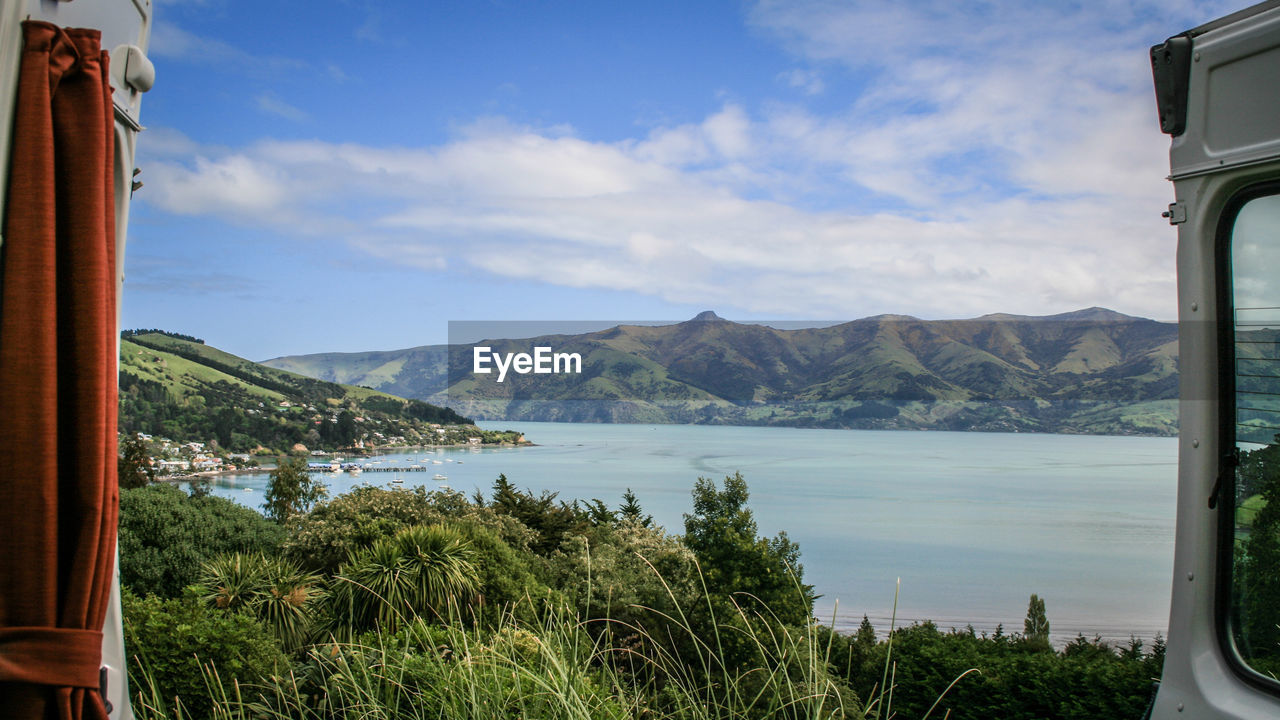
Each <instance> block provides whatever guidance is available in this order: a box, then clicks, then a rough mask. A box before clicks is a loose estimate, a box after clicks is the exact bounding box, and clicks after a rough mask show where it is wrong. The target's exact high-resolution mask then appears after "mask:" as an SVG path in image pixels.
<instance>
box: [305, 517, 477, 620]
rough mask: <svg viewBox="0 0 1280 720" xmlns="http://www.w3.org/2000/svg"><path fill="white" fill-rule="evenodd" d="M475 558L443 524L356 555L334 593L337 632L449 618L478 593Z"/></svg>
mask: <svg viewBox="0 0 1280 720" xmlns="http://www.w3.org/2000/svg"><path fill="white" fill-rule="evenodd" d="M474 557H475V551H474V550H472V549H471V544H470V543H469V542H467V541H466V540H465V539H464V537H463V536H462V534H461V533H459V532H458V531H457V530H454V529H452V528H448V527H444V526H441V525H432V526H422V525H419V526H415V527H411V528H406V529H404V530H401V531H400V532H399V533H396V535H395V536H394V537H391V538H383V539H381V540H378V541H376V542H374V543H373V545H371V546H369V547H367V548H364V549H362V550H358V551H356V552H354V553H352V556H351V560H350V561H349V562H347V563H346V564H344V565H343V566H342V567H341V568H340V569H339V571H338V574H337V575H336V576H334V580H333V590H332V592H331V593H330V595H329V600H330V616H331V619H332V620H333V621H334V630H335V631H336V632H338V633H339V634H342V635H347V634H350V633H352V632H359V631H362V630H370V629H376V628H382V629H387V630H395V629H396V628H397V627H399V626H400V625H401V624H402V623H403V622H404V621H405V620H412V619H414V618H417V617H426V618H428V619H438V618H443V617H447V616H448V615H449V614H450V611H451V609H452V610H456V609H457V608H459V607H462V606H463V605H467V604H470V601H471V600H472V598H473V596H474V593H475V590H476V587H477V585H478V582H477V580H478V578H477V573H476V567H475V563H474Z"/></svg>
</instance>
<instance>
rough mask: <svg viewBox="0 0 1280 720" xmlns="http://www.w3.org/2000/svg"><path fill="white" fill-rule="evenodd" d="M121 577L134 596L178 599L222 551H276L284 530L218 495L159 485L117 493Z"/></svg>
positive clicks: (164, 484) (256, 513)
mask: <svg viewBox="0 0 1280 720" xmlns="http://www.w3.org/2000/svg"><path fill="white" fill-rule="evenodd" d="M119 533H120V534H119V538H120V579H121V582H122V583H123V584H124V585H126V586H127V587H129V588H130V589H132V590H133V591H134V592H135V593H137V594H139V595H147V594H151V593H154V594H156V595H160V596H162V597H178V596H179V595H180V594H181V593H182V591H183V588H185V587H186V586H187V585H190V584H192V583H194V582H196V581H197V580H198V579H199V577H200V573H201V566H202V565H203V564H204V563H205V562H207V561H208V560H209V559H211V558H213V557H214V556H216V555H219V554H221V553H226V552H249V551H262V552H265V553H274V552H276V551H278V549H279V547H280V544H281V542H282V541H283V540H284V534H285V531H284V529H282V528H281V527H280V526H278V525H276V524H275V523H273V522H271V521H270V520H267V519H266V518H264V517H263V516H262V515H261V514H259V513H258V512H256V511H254V510H250V509H249V508H246V507H244V506H242V505H237V504H236V503H234V502H232V501H230V500H225V499H223V498H219V497H213V496H205V497H191V496H188V495H187V494H186V493H184V492H183V491H182V490H179V489H178V488H177V487H174V486H173V485H169V484H166V483H158V484H155V485H148V486H147V487H142V488H136V489H131V490H121V491H120V530H119Z"/></svg>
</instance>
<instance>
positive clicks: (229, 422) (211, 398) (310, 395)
mask: <svg viewBox="0 0 1280 720" xmlns="http://www.w3.org/2000/svg"><path fill="white" fill-rule="evenodd" d="M119 427H120V430H121V431H122V432H129V433H132V432H144V433H148V434H152V435H157V436H163V437H167V438H170V439H173V440H177V441H179V442H191V441H195V442H206V443H211V444H213V445H215V446H216V447H218V448H219V449H221V450H224V451H228V452H255V451H256V452H260V453H273V454H274V453H283V452H287V451H289V450H290V449H292V448H293V447H294V446H295V445H297V444H302V445H303V446H305V447H306V448H308V449H309V450H316V449H322V450H336V449H339V448H352V447H372V446H377V445H387V444H395V443H423V444H427V443H443V442H461V441H465V439H466V438H468V437H476V436H479V435H481V433H480V431H479V430H478V429H477V428H475V427H474V425H473V424H472V423H471V421H470V420H469V419H467V418H465V417H462V416H461V415H458V414H457V413H455V412H454V411H452V410H450V409H448V408H442V407H437V406H435V405H430V404H428V403H425V402H422V401H421V400H416V399H412V400H406V399H404V398H400V397H396V396H394V395H390V394H388V393H385V392H382V391H379V390H373V389H370V388H362V387H354V386H351V385H343V384H338V383H332V382H325V381H321V380H316V379H314V378H310V377H306V376H303V375H298V374H296V373H291V372H286V371H284V370H279V369H276V368H271V367H267V366H264V365H260V364H258V363H255V362H252V361H250V360H246V359H244V358H241V357H238V356H235V355H232V354H230V353H227V352H224V351H222V350H219V349H217V348H215V347H211V346H209V345H205V344H204V343H202V342H199V341H196V340H195V339H194V338H188V337H185V336H175V335H171V334H165V333H159V332H143V333H124V335H123V337H122V339H121V343H120V418H119ZM442 431H443V432H442ZM488 439H490V440H491V441H494V442H497V441H499V440H497V439H496V438H488Z"/></svg>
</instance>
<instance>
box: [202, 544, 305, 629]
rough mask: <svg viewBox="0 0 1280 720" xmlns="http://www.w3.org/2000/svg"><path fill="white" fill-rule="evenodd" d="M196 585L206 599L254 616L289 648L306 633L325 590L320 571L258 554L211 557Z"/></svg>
mask: <svg viewBox="0 0 1280 720" xmlns="http://www.w3.org/2000/svg"><path fill="white" fill-rule="evenodd" d="M200 586H201V589H202V597H203V599H204V601H205V602H207V603H209V604H210V605H213V606H214V607H218V608H223V609H226V610H242V611H245V612H248V613H249V614H251V615H253V616H255V617H257V618H258V619H259V620H262V621H263V622H264V623H266V624H267V626H268V627H270V628H271V629H272V631H273V632H274V633H275V635H276V637H277V638H279V640H280V643H281V645H283V646H284V647H285V648H286V649H289V650H293V649H297V648H298V647H301V646H302V644H303V643H305V642H306V640H307V638H308V637H310V635H311V630H312V626H313V625H314V624H315V618H316V611H317V605H318V604H319V603H318V602H317V601H318V600H319V598H320V597H321V596H322V595H323V594H324V592H323V584H322V579H321V578H320V576H319V575H315V574H312V573H308V572H305V571H303V570H302V569H300V568H299V567H298V566H297V565H295V564H293V563H292V562H290V561H289V560H287V559H285V558H280V557H268V556H266V555H264V554H262V553H228V554H225V555H220V556H218V557H215V558H214V559H213V560H211V561H209V562H208V563H205V566H204V576H203V577H202V578H201V582H200Z"/></svg>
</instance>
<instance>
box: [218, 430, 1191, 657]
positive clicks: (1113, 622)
mask: <svg viewBox="0 0 1280 720" xmlns="http://www.w3.org/2000/svg"><path fill="white" fill-rule="evenodd" d="M482 425H483V426H484V427H486V428H487V429H514V430H519V431H521V432H523V433H524V434H525V436H526V437H527V439H528V440H530V441H531V442H533V443H535V444H536V445H534V446H531V447H519V448H446V449H438V450H436V451H435V452H433V453H427V452H426V451H416V452H412V453H408V452H401V453H393V454H387V455H381V456H378V457H374V458H368V459H359V460H358V461H359V462H362V463H366V462H372V461H374V460H377V461H379V465H378V466H376V467H392V468H396V467H399V468H407V467H408V466H410V465H413V464H417V465H419V466H421V467H424V468H429V469H428V470H427V471H426V472H408V471H406V472H403V473H400V474H398V475H397V474H396V473H388V472H379V473H372V472H367V473H363V474H361V475H359V476H352V475H349V474H347V473H342V474H325V475H323V476H322V477H323V478H324V481H325V483H326V484H327V485H328V486H329V490H330V493H331V494H338V493H341V492H345V491H346V490H348V489H350V488H351V487H353V486H354V485H358V484H361V483H369V484H373V485H385V484H388V483H389V482H390V481H391V480H392V479H394V478H395V477H397V476H398V477H400V478H401V479H402V481H403V486H405V487H412V486H415V485H425V486H426V487H428V488H435V487H440V486H443V485H448V486H450V487H452V488H453V489H455V490H459V491H462V492H464V493H466V494H468V495H470V494H472V493H473V492H475V491H477V490H478V491H480V492H482V493H486V494H488V493H489V492H490V491H491V488H492V485H493V481H494V479H495V478H497V476H498V474H499V473H503V474H505V475H506V476H507V478H508V479H509V480H510V481H511V482H512V483H514V484H515V485H516V486H517V487H521V488H527V489H530V490H532V491H534V492H535V493H541V492H542V491H544V490H549V491H552V492H556V493H559V497H560V499H564V500H574V499H578V500H590V499H593V498H599V499H601V500H603V501H604V502H605V503H607V504H608V505H609V506H610V507H614V508H616V507H617V506H618V505H619V504H620V503H621V502H622V494H623V492H625V491H626V490H627V489H628V488H630V489H631V490H633V491H634V492H635V493H636V495H637V496H638V498H639V501H640V503H641V505H642V506H643V507H644V509H645V512H646V513H649V514H652V515H653V517H654V520H655V521H656V522H657V523H659V524H660V525H662V526H663V527H665V528H666V529H667V530H668V531H669V532H673V533H680V532H683V529H684V514H685V513H688V512H690V511H691V507H692V496H691V491H692V488H693V485H694V482H695V480H696V479H697V478H698V477H707V478H711V479H714V480H716V481H717V482H722V481H723V479H724V477H725V476H727V475H732V474H733V473H734V472H741V473H742V474H743V477H744V478H746V480H747V484H748V487H749V488H750V492H751V497H750V500H749V506H750V508H751V510H752V511H753V513H754V515H755V519H756V522H757V523H758V525H759V530H760V532H761V534H764V535H774V534H776V533H778V532H780V531H785V532H786V533H787V534H788V536H789V537H790V538H791V539H792V540H794V541H796V542H797V543H798V544H799V546H800V552H801V561H802V563H803V567H804V580H805V582H807V583H811V584H813V585H814V586H815V589H816V591H817V592H818V593H819V594H820V595H821V597H820V598H819V599H818V601H817V604H816V615H817V616H818V618H819V619H821V620H823V621H824V622H827V623H829V624H834V625H835V626H836V627H837V628H840V629H846V630H851V629H853V628H854V627H856V626H857V624H858V623H859V622H860V621H861V619H862V617H863V615H866V616H868V617H869V618H870V620H871V622H872V624H873V625H874V626H875V627H876V629H877V630H878V631H880V632H881V633H884V632H885V631H887V630H888V628H889V622H890V616H891V614H892V613H893V608H894V595H895V589H897V588H898V587H899V582H900V590H899V591H898V600H897V623H898V625H899V626H901V625H904V624H910V623H911V622H916V621H923V620H925V619H931V620H933V621H934V622H935V623H937V624H938V625H939V626H940V627H942V628H944V629H946V628H951V627H956V628H963V627H965V626H967V625H972V626H973V627H974V628H975V629H976V630H977V631H978V632H987V633H991V632H994V631H995V629H996V628H997V626H1000V625H1003V627H1004V629H1005V632H1020V631H1021V630H1022V619H1023V617H1024V616H1025V614H1026V609H1027V601H1028V598H1029V596H1030V595H1031V594H1032V593H1036V594H1038V595H1039V596H1040V597H1042V598H1044V599H1045V602H1046V607H1047V612H1048V617H1049V621H1050V623H1051V627H1052V631H1053V632H1052V638H1053V640H1054V641H1055V644H1058V645H1061V643H1063V642H1066V641H1068V640H1070V639H1071V638H1073V637H1075V636H1076V635H1077V634H1083V635H1085V636H1087V637H1093V636H1094V635H1100V636H1102V637H1103V638H1104V639H1108V640H1114V641H1119V642H1123V641H1127V639H1128V638H1129V637H1130V636H1131V635H1133V636H1137V637H1139V638H1143V639H1146V640H1148V641H1150V639H1151V638H1152V637H1154V636H1155V634H1156V633H1166V626H1167V620H1168V609H1169V592H1170V588H1171V584H1172V572H1173V539H1174V511H1175V496H1176V479H1177V441H1176V439H1174V438H1145V437H1111V436H1084V435H1046V434H1025V433H1024V434H1016V433H1009V434H1002V433H971V432H919V431H903V432H895V431H861V430H817V429H798V428H763V427H729V426H705V425H693V426H690V425H605V424H576V423H523V422H522V423H511V422H486V423H482ZM436 474H440V475H445V476H446V479H443V480H438V479H435V478H434V476H435V475H436ZM266 483H267V475H266V474H265V473H263V474H252V475H232V476H223V477H220V478H217V479H216V480H215V482H214V493H215V494H218V495H221V496H224V497H228V498H231V499H233V500H236V501H237V502H241V503H244V504H246V505H249V506H250V507H259V506H260V505H261V503H262V498H263V490H265V488H266Z"/></svg>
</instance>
